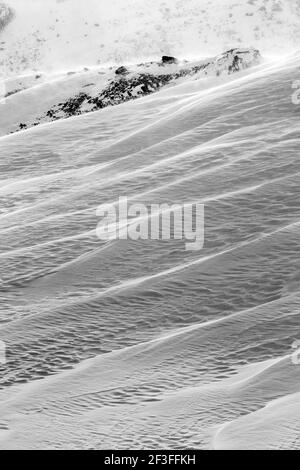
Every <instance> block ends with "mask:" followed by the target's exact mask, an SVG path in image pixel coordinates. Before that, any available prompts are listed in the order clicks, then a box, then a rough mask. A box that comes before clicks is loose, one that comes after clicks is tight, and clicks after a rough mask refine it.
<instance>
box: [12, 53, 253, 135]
mask: <svg viewBox="0 0 300 470" xmlns="http://www.w3.org/2000/svg"><path fill="white" fill-rule="evenodd" d="M260 58H261V56H260V53H259V51H258V50H256V49H251V48H250V49H231V50H229V51H226V52H225V53H223V54H221V55H220V56H218V57H215V58H213V59H208V60H205V61H201V62H187V61H184V62H182V63H179V61H178V60H177V59H176V58H174V57H168V58H167V59H166V57H165V56H164V57H163V58H162V60H161V61H160V62H149V63H145V64H139V65H137V66H135V67H125V66H122V67H118V68H116V69H115V70H114V71H113V74H111V73H110V74H108V79H107V81H106V82H104V83H105V84H104V85H103V84H102V88H101V89H97V86H96V87H95V86H94V87H93V93H92V92H88V91H85V90H84V88H85V87H87V88H88V87H89V86H90V85H95V84H94V83H92V84H89V83H87V84H86V85H84V86H82V87H81V90H78V93H77V94H75V95H74V96H71V97H69V98H68V99H67V100H65V101H64V102H60V103H57V104H55V105H54V106H53V107H51V109H48V110H47V111H46V112H45V114H44V115H42V116H39V117H37V119H35V121H34V122H31V123H24V122H22V123H20V125H19V129H16V131H17V130H22V129H26V128H29V127H32V126H36V125H38V124H40V123H44V122H50V121H56V120H59V119H64V118H68V117H71V116H78V115H81V114H84V113H88V112H94V111H97V110H99V109H102V108H105V107H107V106H115V105H118V104H120V103H124V102H126V101H129V100H133V99H137V98H139V97H142V96H146V95H149V94H151V93H154V92H156V91H158V90H160V89H161V88H162V87H164V86H166V85H171V84H176V83H178V81H179V80H180V79H184V78H188V77H193V78H194V79H201V78H204V77H205V76H209V75H211V76H220V75H222V74H232V73H235V72H238V71H240V70H243V69H245V68H248V67H250V66H252V65H256V64H258V63H259V61H260ZM109 77H110V78H109ZM102 83H103V82H102Z"/></svg>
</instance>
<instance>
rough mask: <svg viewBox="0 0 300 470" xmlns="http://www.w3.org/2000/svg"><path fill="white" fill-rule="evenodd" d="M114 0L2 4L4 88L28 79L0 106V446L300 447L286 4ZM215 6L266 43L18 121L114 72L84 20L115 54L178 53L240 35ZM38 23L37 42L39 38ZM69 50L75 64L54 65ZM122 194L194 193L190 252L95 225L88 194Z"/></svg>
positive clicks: (176, 198)
mask: <svg viewBox="0 0 300 470" xmlns="http://www.w3.org/2000/svg"><path fill="white" fill-rule="evenodd" d="M83 3H84V4H85V7H84V10H82V8H83V7H81V5H82V4H83ZM116 3H117V4H118V8H119V9H122V14H120V11H118V14H117V10H118V9H117V8H116V6H115V4H116ZM128 3H130V4H131V3H132V4H133V3H135V8H133V7H132V8H133V9H132V10H131V9H130V8H127V7H126V8H125V6H124V3H122V2H121V1H118V2H113V0H110V2H106V0H105V1H103V2H102V0H101V2H100V1H97V2H96V1H93V0H89V1H88V2H79V1H78V2H77V1H76V0H74V2H72V1H71V0H69V1H68V0H67V1H64V2H55V1H54V0H53V1H49V2H47V3H43V8H42V6H41V2H39V1H38V0H36V1H33V0H26V2H25V1H24V2H22V1H21V0H20V1H18V2H17V1H16V0H14V1H13V0H11V2H9V4H11V5H12V6H13V7H14V8H15V12H16V13H15V14H16V16H15V17H14V19H13V20H12V21H11V22H10V23H9V24H8V25H6V26H5V27H4V29H3V31H2V32H1V34H3V35H4V36H3V37H4V40H3V41H5V43H6V44H7V47H6V46H5V50H4V51H2V53H3V55H2V57H3V58H2V59H1V60H3V61H4V62H3V64H4V69H5V67H7V66H8V63H9V61H10V60H11V61H12V62H11V67H8V69H9V70H8V69H5V70H6V71H5V78H6V79H9V83H11V86H12V89H13V85H12V84H13V83H16V84H19V85H20V84H21V85H22V86H23V85H24V86H25V87H26V88H27V89H26V90H25V91H20V92H18V93H16V94H14V95H12V96H9V97H7V98H5V99H3V100H2V101H1V102H0V135H1V137H0V341H2V342H4V343H5V346H6V363H5V364H3V363H2V362H3V361H2V362H1V363H0V449H112V448H113V449H146V448H147V449H151V448H153V449H191V448H196V449H245V448H247V449H299V446H300V440H299V439H300V438H299V436H300V433H299V432H300V424H299V423H300V416H299V398H300V364H298V363H299V362H300V353H299V354H298V352H299V351H297V349H296V348H297V344H299V343H298V342H297V341H299V340H300V275H299V268H300V256H299V255H300V251H299V235H300V189H299V188H300V160H299V147H300V145H299V144H300V119H299V117H300V104H299V105H297V104H296V102H295V100H292V94H293V93H294V92H295V89H293V88H292V85H293V83H294V81H295V80H300V53H299V52H294V51H292V50H294V49H295V47H296V46H297V44H296V43H297V37H298V36H297V34H299V33H298V32H296V31H294V30H293V29H292V28H293V25H295V28H296V27H297V25H298V21H299V17H298V16H297V14H296V12H297V6H299V2H296V1H294V2H292V1H289V2H287V1H285V2H280V1H279V0H278V1H277V2H271V1H269V2H267V1H265V2H263V1H255V0H251V1H249V2H248V3H247V2H241V1H236V2H235V6H233V2H229V1H222V3H221V2H220V5H219V8H215V7H214V9H213V11H214V13H215V16H214V15H213V11H212V7H209V3H211V4H213V3H214V5H215V4H216V3H217V2H208V1H206V0H205V1H203V2H202V1H201V2H200V1H199V2H196V1H195V0H193V1H187V0H186V1H185V2H174V1H172V2H171V1H167V0H166V1H165V2H164V6H161V8H164V10H163V11H164V12H165V15H167V13H166V11H168V15H169V16H166V17H165V16H161V14H160V13H158V12H159V11H161V10H160V9H159V8H158V7H157V6H156V7H155V8H154V7H153V8H151V7H150V3H149V6H148V2H143V4H144V5H145V9H143V10H142V9H141V7H139V4H138V2H134V1H133V0H131V1H130V2H127V4H128ZM156 3H157V4H159V5H163V2H158V1H152V2H151V4H152V5H153V4H156ZM25 4H26V6H25ZM108 4H110V5H111V9H110V10H107V8H108V7H107V5H108ZM200 4H201V8H200V7H199V5H200ZM275 4H276V5H277V6H276V8H275ZM28 5H30V8H29V6H28ZM272 5H273V8H271V6H272ZM263 6H264V7H265V9H266V11H267V12H268V14H266V17H265V16H264V15H265V13H264V12H265V10H263V9H262V8H263ZM221 7H222V8H221ZM231 7H232V8H231ZM281 7H282V9H283V10H280V8H281ZM33 8H36V12H35V13H33ZM73 8H74V9H79V13H78V14H75V13H74V15H73V14H72V9H73ZM167 8H169V10H166V9H167ZM193 8H196V10H197V12H198V16H195V14H194V13H193V12H194V10H193ZM202 9H203V10H204V12H205V13H203V15H202V16H203V18H202V21H203V23H202V25H201V24H200V22H199V21H200V20H199V18H200V17H201V14H200V13H201V11H202ZM227 9H228V18H230V19H228V28H229V26H230V25H232V24H233V21H236V22H238V21H239V22H241V21H242V18H244V16H243V15H244V14H245V15H246V12H251V11H252V10H253V15H254V18H253V21H255V24H257V25H258V26H259V28H261V29H259V31H261V35H260V36H259V33H257V34H258V36H259V37H258V38H256V39H255V34H254V29H253V28H252V27H251V24H252V23H251V21H252V20H251V18H252V17H251V16H250V17H248V16H247V25H249V24H250V27H248V30H247V28H245V27H243V26H242V23H240V24H239V25H237V23H236V25H237V30H239V31H240V34H241V35H242V36H241V39H243V40H247V43H248V44H247V47H250V45H253V46H254V47H257V46H263V45H264V44H265V46H266V48H265V49H263V48H261V49H262V52H264V53H265V54H263V55H268V54H271V53H272V52H276V55H277V57H276V58H274V57H273V58H272V59H271V58H270V57H269V58H268V60H262V61H261V62H259V63H255V64H253V66H252V67H250V68H248V69H245V70H241V71H238V72H237V73H233V74H230V75H227V74H221V75H220V76H216V75H213V74H212V75H209V76H206V77H204V76H201V77H200V76H197V77H187V78H186V79H182V80H179V81H178V82H176V83H172V85H171V86H166V87H162V88H161V89H160V90H159V91H156V92H154V93H152V94H149V95H148V96H143V97H140V98H138V99H135V100H130V101H127V102H124V103H122V104H119V105H117V106H108V107H106V108H104V109H100V110H98V111H95V112H92V113H87V114H82V115H79V116H74V117H70V118H67V119H61V120H57V121H55V122H46V121H43V122H42V123H40V125H38V126H36V127H31V128H29V129H25V130H20V131H19V132H13V131H14V129H15V126H16V125H17V124H18V123H19V122H23V121H24V120H26V119H27V120H28V122H31V120H32V119H35V118H36V117H37V116H39V115H41V114H42V113H43V112H44V111H45V110H46V109H47V107H48V106H49V107H51V106H53V104H55V103H56V102H57V100H59V99H65V98H67V97H69V96H70V93H71V94H72V93H73V92H74V90H75V91H76V92H77V90H78V88H80V87H83V86H85V85H87V83H90V79H91V78H93V79H94V80H96V79H97V80H98V81H97V86H99V87H101V86H102V82H101V80H102V78H103V80H104V81H106V80H107V75H105V74H107V73H108V74H110V73H112V74H114V69H112V72H108V71H107V69H105V74H104V75H103V77H102V75H99V71H100V69H101V70H102V67H104V65H101V64H100V65H99V64H98V65H97V64H96V63H95V59H96V51H98V49H97V47H98V43H97V42H96V40H94V39H95V38H96V36H95V37H94V36H93V35H96V32H95V31H96V30H97V31H99V33H97V34H99V41H100V40H101V42H103V43H104V44H105V46H104V47H103V55H102V56H101V55H99V60H100V61H101V62H102V61H103V63H104V62H105V61H106V62H107V61H111V62H112V63H114V67H115V66H116V62H117V59H118V57H117V55H116V53H117V51H119V53H120V55H121V58H122V64H126V59H128V60H131V59H132V61H133V62H134V63H138V59H139V57H141V58H142V57H143V58H145V57H146V58H147V59H150V58H151V57H150V55H151V54H152V53H153V55H154V56H155V58H156V60H157V59H158V58H159V57H160V55H162V53H164V52H166V53H168V52H169V53H172V54H174V55H177V54H178V56H180V58H181V59H182V60H183V59H184V54H185V53H186V52H190V53H191V55H193V54H196V53H197V50H196V49H197V47H198V46H197V44H199V56H201V55H205V56H210V55H211V54H219V53H221V52H223V51H224V50H225V49H224V47H223V46H224V45H227V43H228V45H229V46H230V47H234V46H236V45H238V47H240V41H239V40H238V35H237V34H236V35H233V36H228V37H227V35H226V34H225V33H224V32H222V31H219V29H218V27H219V26H220V24H221V23H222V25H223V27H224V28H225V23H224V21H223V22H221V19H222V18H223V19H224V17H225V16H226V14H225V12H226V11H227ZM51 11H52V16H50V14H51ZM76 11H77V10H76ZM104 11H105V13H106V14H107V11H108V12H109V15H110V16H109V21H106V22H104V20H103V19H102V13H101V12H104ZM153 11H154V12H156V13H155V17H153V18H152V17H151V21H150V15H151V14H153V15H154V13H153ZM270 11H272V12H273V13H272V15H273V16H272V18H271V16H270V15H271V13H270ZM18 12H19V13H22V15H18ZM84 12H85V13H86V15H87V21H91V20H92V19H93V23H97V22H99V24H100V26H99V27H97V26H95V30H94V28H91V27H90V23H88V25H87V28H86V30H87V33H86V34H90V35H91V36H90V38H92V40H91V41H88V43H89V44H92V45H93V46H92V48H91V50H90V51H89V53H88V52H87V54H86V55H85V52H86V51H85V50H84V47H85V46H86V44H87V43H85V42H84V41H82V38H81V32H82V34H83V32H84V31H85V29H84V26H83V25H82V23H80V24H76V21H75V19H76V18H78V17H79V16H82V15H83V14H84ZM132 12H134V14H135V15H136V22H137V23H134V21H133V19H132V18H130V19H129V16H130V15H131V14H133V13H132ZM176 12H177V16H176ZM230 12H232V13H230ZM291 12H294V13H293V14H292V13H291ZM123 13H124V14H123ZM142 13H143V15H142ZM229 13H230V14H232V15H233V16H232V17H231V16H229ZM58 14H59V18H58V19H59V21H58V26H55V28H58V29H55V30H52V29H49V28H48V25H51V24H52V23H53V20H52V19H51V18H56V16H57V15H58ZM103 15H104V13H103ZM277 15H278V21H282V23H277V19H276V18H277ZM73 16H74V18H75V19H74V18H73ZM66 18H71V19H72V22H71V24H70V25H69V26H70V30H69V29H66V26H65V25H63V24H62V25H60V23H63V21H66ZM162 18H165V20H164V21H163V19H162ZM168 18H169V19H168ZM249 18H250V19H249ZM265 18H269V19H268V21H267V20H266V19H265ZM50 19H51V21H50ZM35 20H36V21H35ZM31 21H32V22H31ZM117 21H119V22H117ZM126 21H129V22H130V24H131V25H135V28H132V30H129V28H127V27H126V24H127V23H126ZM184 21H185V22H188V21H190V23H187V24H188V26H187V27H186V28H184V23H183V22H184ZM245 21H246V20H245ZM147 22H149V24H148V25H147ZM168 22H169V23H168ZM248 22H249V23H248ZM104 23H105V24H106V28H107V29H106V30H105V29H103V28H104V26H103V25H104ZM32 24H34V25H35V26H34V28H32ZM168 25H169V26H168ZM178 25H180V28H181V29H180V28H179V26H178ZM218 25H219V26H218ZM196 26H197V28H198V29H197V31H198V32H199V36H194V34H196ZM138 27H139V28H140V31H141V34H140V39H139V40H136V43H135V42H133V38H134V37H136V36H135V35H136V34H137V33H136V31H138V30H139V29H138ZM158 27H160V29H157V31H158V33H157V34H155V35H153V28H158ZM47 28H48V29H47ZM81 28H82V29H81ZM36 29H39V30H40V32H41V33H40V34H41V35H40V36H36V37H38V38H39V39H42V37H45V38H46V41H45V42H43V43H39V46H37V45H36V43H35V42H34V41H35V40H34V39H33V35H32V34H31V30H34V31H35V30H36ZM298 30H299V28H298ZM76 31H77V32H78V36H77V33H76ZM103 31H104V32H103ZM142 32H143V33H142ZM79 33H80V34H79ZM167 33H168V34H167ZM57 34H61V35H62V36H63V39H62V38H61V36H59V37H57V36H56V35H57ZM105 34H106V35H105ZM146 34H147V35H148V36H146ZM185 34H186V35H187V36H188V37H190V38H191V41H190V42H188V41H187V37H185ZM218 34H219V36H218ZM263 34H264V35H265V36H264V37H263ZM22 35H23V36H22ZM151 35H153V36H151ZM189 35H190V36H189ZM66 37H68V38H69V40H70V41H71V40H72V41H73V45H72V46H71V45H70V49H68V46H67V45H66V44H65V42H61V41H63V40H64V41H65V39H66ZM154 37H155V38H156V40H153V41H152V42H151V40H150V39H149V38H154ZM193 37H197V40H192V38H193ZM26 38H27V39H28V41H29V42H28V43H26V41H25V39H26ZM115 38H116V39H115ZM176 38H177V41H176ZM204 38H206V39H207V41H208V42H207V44H208V47H207V51H208V53H207V54H206V52H207V51H206V50H204V49H205V48H203V44H204ZM0 39H1V36H0ZM117 39H118V40H119V43H116V45H114V44H115V43H114V41H115V40H117ZM235 39H236V41H235ZM250 39H253V42H252V41H250ZM18 41H19V42H20V43H18ZM30 41H33V43H34V44H33V43H32V44H33V46H32V47H38V49H37V50H38V51H39V53H37V55H36V56H34V58H33V56H32V55H31V54H32V49H31V46H30V44H31V42H30ZM109 41H111V42H109ZM218 41H219V42H218ZM0 42H1V41H0ZM229 43H230V44H229ZM18 44H19V46H18ZM26 44H27V47H25V45H26ZM135 44H136V49H130V47H131V45H132V46H133V47H135ZM166 44H168V45H169V46H170V50H169V51H166V47H165V45H166ZM22 45H24V51H25V52H26V54H28V55H27V56H26V57H27V59H28V61H27V62H26V61H25V62H24V63H23V62H22V61H19V59H18V57H19V55H18V54H20V57H21V54H23V49H22V47H23V46H22ZM196 46H197V47H196ZM269 46H270V47H269ZM271 46H272V47H271ZM281 46H282V48H285V47H286V48H287V50H288V49H289V50H291V52H289V53H288V52H287V50H286V51H283V49H281V51H280V48H281ZM18 47H19V48H18ZM176 47H178V48H177V49H176ZM76 48H78V50H77V51H75V50H76ZM193 48H194V49H193ZM214 49H217V50H214ZM16 51H19V52H18V54H17V52H16ZM70 51H73V52H74V54H73V55H72V54H71V53H70ZM25 52H24V53H25ZM77 53H78V54H77ZM15 54H17V55H15ZM39 54H40V55H39ZM82 54H84V57H85V58H86V62H85V61H84V60H83V58H82V57H83V56H82ZM89 54H90V55H89ZM97 54H98V52H97ZM186 55H188V54H186ZM199 56H198V59H199ZM9 57H10V58H9ZM97 57H98V55H97ZM67 58H69V62H68V61H67ZM27 59H26V60H27ZM198 59H197V60H198ZM77 60H78V62H77ZM79 60H80V62H79ZM97 60H98V59H97ZM195 60H196V59H195ZM199 60H200V59H199ZM3 64H2V65H3ZM34 64H36V65H34ZM86 65H91V66H92V68H91V70H89V71H83V67H84V66H86ZM50 66H51V67H53V70H50V69H51V67H50ZM69 66H70V67H71V66H72V67H73V66H74V67H75V66H76V67H78V70H80V73H78V74H75V75H67V73H68V70H70V69H68V67H69ZM35 67H36V70H37V71H42V76H41V77H39V78H37V79H36V78H35V76H36V72H35V70H34V68H35ZM93 67H94V68H93ZM104 68H105V67H104ZM93 74H94V75H93ZM25 77H26V78H25ZM99 77H100V78H99ZM14 80H15V82H14ZM35 80H37V81H38V83H36V82H35ZM293 101H294V103H293ZM10 132H13V133H11V134H10ZM120 196H126V197H128V200H129V203H131V202H132V203H135V202H136V203H143V204H145V205H147V206H148V205H149V204H154V203H161V204H166V203H167V204H180V205H183V204H186V203H189V204H192V203H196V202H199V203H203V204H204V205H205V244H204V247H203V249H202V250H200V251H186V250H185V241H184V240H182V241H181V240H165V241H163V240H137V241H133V240H114V239H111V240H109V241H101V240H99V238H98V237H97V234H96V228H97V224H98V222H99V217H98V216H97V214H96V210H97V207H98V206H99V205H100V204H104V203H105V204H108V205H111V206H115V205H116V204H117V202H118V199H119V197H120ZM134 222H135V221H134V220H133V221H132V222H131V223H134ZM2 344H3V343H1V345H2ZM293 346H294V347H293ZM299 347H300V346H299Z"/></svg>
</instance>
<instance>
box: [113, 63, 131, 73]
mask: <svg viewBox="0 0 300 470" xmlns="http://www.w3.org/2000/svg"><path fill="white" fill-rule="evenodd" d="M115 74H116V75H127V74H129V70H128V69H127V68H126V67H124V66H123V65H122V66H121V67H119V68H118V69H117V70H116V71H115Z"/></svg>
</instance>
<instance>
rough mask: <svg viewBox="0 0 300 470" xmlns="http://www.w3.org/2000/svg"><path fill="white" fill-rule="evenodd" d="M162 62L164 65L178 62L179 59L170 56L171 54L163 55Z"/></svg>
mask: <svg viewBox="0 0 300 470" xmlns="http://www.w3.org/2000/svg"><path fill="white" fill-rule="evenodd" d="M161 62H162V64H163V65H165V64H168V65H170V64H178V59H176V58H175V57H170V56H167V55H163V56H162V58H161Z"/></svg>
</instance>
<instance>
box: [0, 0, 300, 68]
mask: <svg viewBox="0 0 300 470" xmlns="http://www.w3.org/2000/svg"><path fill="white" fill-rule="evenodd" d="M7 4H9V5H10V6H11V7H12V8H13V9H14V11H15V17H14V19H13V21H12V22H11V23H9V24H8V25H7V27H6V28H5V29H4V30H3V31H2V32H1V37H0V42H1V50H0V66H1V68H0V72H1V74H2V75H3V74H4V75H8V74H19V73H23V72H24V71H26V70H36V71H38V70H43V71H49V70H50V71H51V70H57V69H63V70H69V69H70V68H81V67H82V66H83V65H86V66H92V65H96V64H100V65H103V64H104V63H107V62H110V63H121V62H132V61H133V62H136V61H139V60H145V59H154V58H157V57H159V56H161V55H163V54H171V55H175V56H178V57H180V58H190V57H196V58H199V57H208V56H211V55H215V54H218V53H220V52H221V51H224V50H226V49H229V48H231V47H243V46H247V47H248V46H254V47H257V48H258V49H259V50H260V51H261V53H262V55H266V54H271V53H273V54H278V53H281V52H284V51H287V50H289V49H291V48H292V49H294V48H297V46H298V45H299V40H300V3H299V0H248V1H247V0H236V1H234V0H164V1H163V0H151V1H150V0H146V1H143V2H141V1H140V0H126V1H125V0H100V1H99V0H87V1H85V2H82V1H81V0H65V1H58V0H57V1H55V0H7Z"/></svg>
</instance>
